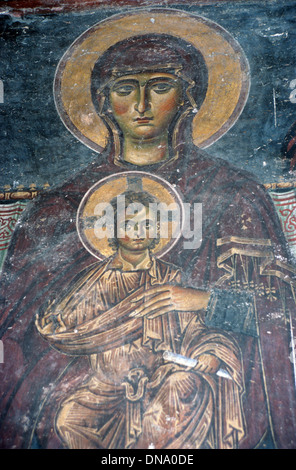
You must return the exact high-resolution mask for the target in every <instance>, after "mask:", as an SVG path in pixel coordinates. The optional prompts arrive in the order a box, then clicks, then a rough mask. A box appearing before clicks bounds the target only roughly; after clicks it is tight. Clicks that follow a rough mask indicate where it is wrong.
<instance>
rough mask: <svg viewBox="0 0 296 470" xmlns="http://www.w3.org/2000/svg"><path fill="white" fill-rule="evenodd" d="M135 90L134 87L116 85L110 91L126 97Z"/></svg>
mask: <svg viewBox="0 0 296 470" xmlns="http://www.w3.org/2000/svg"><path fill="white" fill-rule="evenodd" d="M134 90H135V87H134V85H118V86H115V87H114V88H113V89H112V91H113V92H115V93H116V94H117V95H119V96H127V95H129V94H130V93H132V92H133V91H134Z"/></svg>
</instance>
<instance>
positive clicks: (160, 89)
mask: <svg viewBox="0 0 296 470" xmlns="http://www.w3.org/2000/svg"><path fill="white" fill-rule="evenodd" d="M172 88H173V85H172V84H171V83H161V82H160V83H154V84H153V85H152V87H151V89H152V90H153V91H155V93H158V94H161V93H168V92H169V91H170V90H171V89H172Z"/></svg>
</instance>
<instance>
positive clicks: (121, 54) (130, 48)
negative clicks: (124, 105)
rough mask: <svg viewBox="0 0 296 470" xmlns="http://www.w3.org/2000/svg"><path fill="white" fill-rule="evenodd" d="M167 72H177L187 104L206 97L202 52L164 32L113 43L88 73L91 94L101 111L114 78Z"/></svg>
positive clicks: (205, 76)
mask: <svg viewBox="0 0 296 470" xmlns="http://www.w3.org/2000/svg"><path fill="white" fill-rule="evenodd" d="M147 71H149V72H153V71H158V72H167V73H172V74H174V75H176V76H178V77H179V78H180V79H181V82H182V84H183V88H184V92H185V93H184V99H185V101H187V105H190V106H191V107H192V108H196V109H198V108H199V107H200V106H201V104H202V102H203V101H204V99H205V96H206V91H207V83H208V72H207V67H206V64H205V61H204V58H203V56H202V54H201V53H200V52H199V51H198V50H197V49H196V48H195V47H194V46H193V45H192V44H190V43H188V42H187V41H184V40H183V39H180V38H177V37H175V36H169V35H167V34H144V35H141V36H133V37H130V38H127V39H125V40H123V41H120V42H118V43H116V44H115V45H113V46H111V47H110V48H109V49H107V50H106V51H105V53H104V54H103V55H102V56H101V57H100V58H99V59H98V61H97V62H96V63H95V65H94V68H93V71H92V75H91V94H92V99H93V103H94V106H95V108H96V110H97V111H98V112H99V113H100V114H101V113H102V109H103V103H102V102H101V103H100V99H99V102H98V95H100V94H102V93H103V95H104V98H105V99H107V100H108V90H109V87H110V85H111V83H112V82H113V80H115V79H116V78H118V77H120V76H124V75H129V74H135V73H141V72H147Z"/></svg>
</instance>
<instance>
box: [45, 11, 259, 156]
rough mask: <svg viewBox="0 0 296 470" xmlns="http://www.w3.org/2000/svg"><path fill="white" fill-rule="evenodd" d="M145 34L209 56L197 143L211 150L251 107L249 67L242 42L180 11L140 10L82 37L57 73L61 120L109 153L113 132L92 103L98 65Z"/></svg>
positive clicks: (95, 147)
mask: <svg viewBox="0 0 296 470" xmlns="http://www.w3.org/2000/svg"><path fill="white" fill-rule="evenodd" d="M143 34H168V35H171V36H174V37H179V38H181V39H184V40H185V41H187V42H189V43H191V44H192V45H193V46H194V47H196V48H197V49H198V50H199V51H200V52H201V54H202V55H203V57H204V60H205V63H206V66H207V68H208V78H209V82H208V90H207V94H206V98H205V100H204V102H203V104H202V106H201V108H200V109H199V111H198V113H197V114H196V116H195V117H194V119H193V123H192V138H193V142H194V143H195V145H197V146H198V147H200V148H206V147H209V146H210V145H211V144H213V143H214V142H216V141H217V140H218V139H220V138H221V137H222V136H223V135H224V134H225V133H226V132H227V131H228V130H229V129H230V128H231V127H232V126H233V125H234V124H235V122H236V121H237V119H238V118H239V116H240V114H241V112H242V110H243V108H244V106H245V104H246V101H247V99H248V95H249V88H250V70H249V63H248V60H247V58H246V57H245V54H244V52H243V50H242V48H241V47H240V45H239V44H238V42H237V41H236V40H235V39H234V38H233V37H232V36H231V35H230V33H228V31H226V30H225V29H224V28H222V27H221V26H220V25H218V24H217V23H215V22H213V21H211V20H208V19H206V18H204V17H201V16H197V15H194V14H189V13H186V12H183V11H180V10H176V9H162V8H151V9H139V10H133V11H131V12H128V13H124V14H119V15H114V16H112V17H110V18H108V19H106V20H103V21H101V22H99V23H97V24H95V25H94V26H92V27H91V28H89V29H88V30H87V31H85V32H84V33H83V34H82V35H81V36H79V37H78V38H77V39H76V40H75V41H74V42H73V43H72V45H71V46H70V47H69V49H68V50H67V51H66V53H65V54H64V56H63V57H62V59H61V60H60V62H59V64H58V67H57V70H56V74H55V80H54V99H55V104H56V108H57V111H58V113H59V115H60V118H61V120H62V121H63V123H64V125H65V126H66V127H67V129H68V130H69V131H70V132H71V133H72V134H73V135H74V136H75V137H76V138H77V139H78V140H80V141H81V142H82V143H83V144H84V145H86V146H87V147H89V148H91V149H92V150H94V151H96V152H99V153H100V152H102V151H103V150H104V148H105V147H106V146H107V143H108V138H109V133H108V130H107V127H106V125H105V123H104V121H103V120H102V118H101V117H100V116H99V115H98V114H97V112H96V110H95V108H94V105H93V102H92V99H91V91H90V77H91V72H92V69H93V66H94V64H95V62H96V61H97V59H98V58H99V57H100V56H101V55H102V54H103V53H104V52H105V51H106V50H107V49H108V48H109V47H111V46H113V45H114V44H116V43H117V42H119V41H122V40H124V39H126V38H129V37H133V36H140V35H143Z"/></svg>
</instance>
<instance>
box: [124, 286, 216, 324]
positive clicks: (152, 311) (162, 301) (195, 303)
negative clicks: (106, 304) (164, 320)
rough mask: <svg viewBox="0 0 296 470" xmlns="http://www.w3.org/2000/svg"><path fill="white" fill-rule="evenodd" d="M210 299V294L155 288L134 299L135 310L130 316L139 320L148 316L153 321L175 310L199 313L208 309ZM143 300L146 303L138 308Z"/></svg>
mask: <svg viewBox="0 0 296 470" xmlns="http://www.w3.org/2000/svg"><path fill="white" fill-rule="evenodd" d="M209 297H210V294H209V292H205V291H202V290H198V289H193V288H191V287H180V286H172V285H168V284H164V285H161V286H156V287H153V288H151V289H149V290H147V291H145V292H144V293H143V294H141V295H140V296H138V297H137V298H136V299H134V300H133V302H135V310H134V311H133V312H132V313H131V314H130V316H131V317H135V318H137V317H144V316H145V315H147V317H148V318H149V319H152V318H156V317H158V316H159V315H164V314H165V313H168V312H171V311H173V310H178V311H179V312H192V311H198V310H202V309H205V308H206V307H207V305H208V301H209ZM143 300H144V302H143V303H142V304H141V305H139V306H137V303H138V302H140V301H143Z"/></svg>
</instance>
